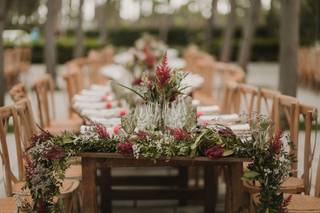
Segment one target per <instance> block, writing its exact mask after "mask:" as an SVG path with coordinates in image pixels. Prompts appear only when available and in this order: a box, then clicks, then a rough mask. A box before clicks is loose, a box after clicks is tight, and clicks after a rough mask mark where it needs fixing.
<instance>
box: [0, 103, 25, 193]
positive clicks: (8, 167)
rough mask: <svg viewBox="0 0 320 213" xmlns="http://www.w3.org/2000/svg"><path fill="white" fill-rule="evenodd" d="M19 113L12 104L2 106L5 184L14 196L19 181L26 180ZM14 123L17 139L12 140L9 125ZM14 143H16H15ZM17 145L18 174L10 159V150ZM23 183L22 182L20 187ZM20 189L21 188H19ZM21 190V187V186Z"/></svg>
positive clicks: (0, 109) (0, 130)
mask: <svg viewBox="0 0 320 213" xmlns="http://www.w3.org/2000/svg"><path fill="white" fill-rule="evenodd" d="M17 123H18V122H17V114H16V111H15V109H14V107H12V106H5V107H1V108H0V137H1V138H0V139H1V152H0V156H1V161H2V166H3V172H4V186H5V191H6V195H7V196H9V197H10V196H12V195H13V192H14V191H16V190H17V189H18V188H17V187H18V186H19V183H20V182H21V181H23V180H24V166H23V160H22V156H23V152H22V147H21V141H20V139H21V138H20V131H19V128H20V127H19V126H18V125H17ZM11 124H13V129H14V137H15V140H14V141H12V140H10V139H9V138H8V137H7V133H8V128H9V126H10V125H11ZM13 143H15V144H14V145H13ZM13 146H15V151H14V152H15V154H16V158H15V160H16V161H17V166H18V174H17V175H15V174H14V171H13V169H12V166H13V164H12V163H11V159H12V158H11V159H10V155H9V154H10V153H11V150H10V151H9V148H10V147H13ZM12 153H13V152H12ZM21 186H22V185H21V184H20V187H21ZM18 190H19V189H18ZM20 190H21V188H20Z"/></svg>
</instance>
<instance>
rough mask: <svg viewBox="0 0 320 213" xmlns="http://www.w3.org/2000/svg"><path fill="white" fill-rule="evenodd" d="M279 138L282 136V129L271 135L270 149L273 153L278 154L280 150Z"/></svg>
mask: <svg viewBox="0 0 320 213" xmlns="http://www.w3.org/2000/svg"><path fill="white" fill-rule="evenodd" d="M281 138H282V131H281V130H277V131H276V132H275V134H274V136H273V137H272V140H271V142H270V151H271V152H272V153H275V154H279V153H280V150H281V146H282V143H281Z"/></svg>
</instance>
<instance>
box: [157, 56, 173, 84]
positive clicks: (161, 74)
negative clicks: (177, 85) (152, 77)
mask: <svg viewBox="0 0 320 213" xmlns="http://www.w3.org/2000/svg"><path fill="white" fill-rule="evenodd" d="M156 77H157V80H158V83H159V86H160V87H161V88H163V87H164V86H165V85H166V84H167V83H168V82H169V80H170V68H169V67H168V58H167V53H165V55H164V56H163V58H162V62H161V64H160V65H158V66H157V68H156Z"/></svg>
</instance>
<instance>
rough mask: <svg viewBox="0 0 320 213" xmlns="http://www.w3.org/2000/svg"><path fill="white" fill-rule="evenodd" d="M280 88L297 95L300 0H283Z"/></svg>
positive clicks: (287, 93) (284, 92)
mask: <svg viewBox="0 0 320 213" xmlns="http://www.w3.org/2000/svg"><path fill="white" fill-rule="evenodd" d="M280 10H281V12H280V78H279V90H280V91H281V92H282V93H283V94H286V95H290V96H296V94H297V78H298V77H297V76H298V48H299V12H300V1H299V0H281V9H280Z"/></svg>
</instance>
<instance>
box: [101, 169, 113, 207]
mask: <svg viewBox="0 0 320 213" xmlns="http://www.w3.org/2000/svg"><path fill="white" fill-rule="evenodd" d="M100 189H101V190H100V194H101V212H108V213H111V212H112V197H111V168H110V167H102V168H101V176H100Z"/></svg>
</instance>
